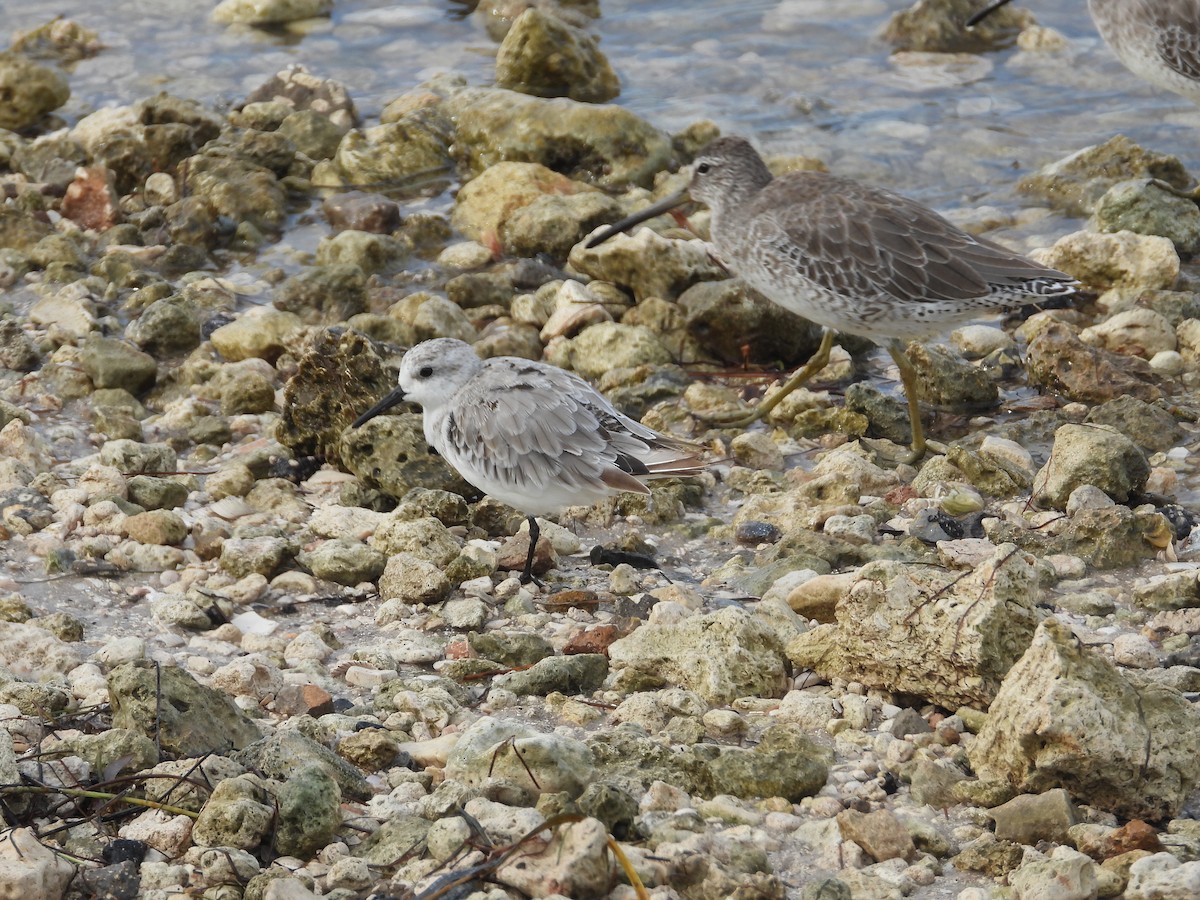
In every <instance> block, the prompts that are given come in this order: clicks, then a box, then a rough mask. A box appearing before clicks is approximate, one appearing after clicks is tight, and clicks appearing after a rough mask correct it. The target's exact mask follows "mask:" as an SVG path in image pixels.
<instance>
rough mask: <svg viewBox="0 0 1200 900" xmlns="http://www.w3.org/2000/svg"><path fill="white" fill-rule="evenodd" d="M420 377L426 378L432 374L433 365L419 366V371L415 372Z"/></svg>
mask: <svg viewBox="0 0 1200 900" xmlns="http://www.w3.org/2000/svg"><path fill="white" fill-rule="evenodd" d="M417 374H418V375H420V376H421V377H422V378H428V377H429V376H430V375H432V374H433V366H421V371H419V372H417Z"/></svg>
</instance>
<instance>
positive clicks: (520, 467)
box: [352, 338, 708, 584]
mask: <svg viewBox="0 0 1200 900" xmlns="http://www.w3.org/2000/svg"><path fill="white" fill-rule="evenodd" d="M398 381H399V384H398V385H397V387H396V388H395V390H393V391H392V392H391V393H389V394H388V395H387V396H386V397H384V398H383V399H382V400H380V401H379V402H378V403H376V404H375V405H374V406H372V407H371V408H370V409H368V410H367V411H366V412H365V413H363V414H362V415H361V416H359V417H358V418H357V419H355V420H354V423H353V426H352V427H354V428H357V427H359V426H360V425H362V424H363V423H364V422H366V421H367V420H368V419H373V418H374V417H375V416H377V415H379V414H380V413H382V412H385V411H386V410H388V409H391V408H392V407H393V406H396V405H397V404H399V403H403V402H405V401H412V402H414V403H419V404H421V408H422V410H423V423H424V428H425V440H427V441H428V442H429V443H430V445H431V446H432V447H433V448H434V449H435V450H437V452H438V453H440V454H441V455H442V458H443V459H445V460H446V462H448V463H449V464H450V465H451V466H453V467H454V468H455V469H457V470H458V472H459V474H460V475H462V477H463V478H465V479H466V480H467V481H468V482H470V483H471V484H473V485H474V486H475V487H477V488H479V489H480V490H481V491H483V492H484V493H486V494H489V495H491V496H492V497H495V498H496V499H497V500H501V501H503V502H504V503H507V504H509V505H510V506H512V507H514V508H516V509H518V510H520V511H521V512H523V513H524V514H525V516H526V518H527V519H528V520H529V555H528V556H527V557H526V559H525V568H524V570H523V571H522V573H521V581H522V582H524V583H526V584H528V583H529V582H530V581H536V579H535V578H534V577H533V559H534V553H535V551H536V549H537V540H538V534H539V531H540V529H539V528H538V524H537V519H536V518H535V516H539V515H548V514H550V513H557V512H561V511H562V510H563V509H565V508H566V507H568V506H586V505H589V504H592V503H595V502H596V501H598V500H601V499H603V498H604V497H607V496H609V495H610V494H614V493H617V492H620V491H630V492H633V493H638V494H649V493H650V488H648V487H647V486H646V484H645V482H646V481H647V480H649V479H652V478H668V477H671V476H674V475H696V474H699V473H700V472H702V471H703V470H704V469H706V468H707V467H708V463H707V462H706V461H705V460H704V459H703V458H702V457H701V454H700V452H699V451H700V448H699V447H698V446H697V445H695V444H693V443H691V442H690V441H685V440H682V439H680V438H675V437H671V436H670V435H666V434H661V433H659V432H657V431H655V430H654V429H653V428H649V427H647V426H645V425H642V424H641V423H640V422H635V421H634V420H633V419H631V418H629V417H628V416H624V415H622V414H621V413H619V412H617V410H616V409H615V408H614V407H613V405H612V404H611V403H609V402H608V400H606V399H605V398H604V396H603V395H602V394H600V393H599V392H598V391H597V390H596V389H595V388H593V387H592V386H591V385H590V384H588V383H587V382H586V381H584V380H583V379H582V378H580V377H579V376H578V375H575V374H573V373H571V372H567V371H565V370H563V369H559V368H556V367H555V366H551V365H548V364H547V363H541V362H532V361H530V360H528V359H517V358H515V357H511V356H499V357H494V358H492V359H488V360H482V359H480V358H479V357H478V356H476V355H475V351H474V350H472V349H471V346H470V345H469V344H466V343H464V342H463V341H459V340H454V339H453V338H437V339H435V340H432V341H424V342H422V343H420V344H417V345H416V346H415V347H413V348H412V349H411V350H409V351H408V352H407V353H405V354H404V358H403V359H402V360H401V361H400V376H399V379H398Z"/></svg>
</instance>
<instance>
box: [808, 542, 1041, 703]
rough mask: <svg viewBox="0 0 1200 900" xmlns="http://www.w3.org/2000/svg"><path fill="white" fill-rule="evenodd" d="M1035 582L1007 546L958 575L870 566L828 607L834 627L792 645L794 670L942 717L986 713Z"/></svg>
mask: <svg viewBox="0 0 1200 900" xmlns="http://www.w3.org/2000/svg"><path fill="white" fill-rule="evenodd" d="M1037 590H1038V577H1037V571H1036V569H1035V568H1034V566H1033V560H1032V558H1031V557H1029V556H1027V555H1025V554H1024V553H1022V552H1021V551H1019V550H1018V549H1017V548H1016V547H1014V546H1012V545H1010V544H1009V545H1002V546H1000V547H998V548H997V549H996V551H995V554H994V555H993V556H992V558H991V559H990V560H988V561H987V562H984V563H983V564H982V565H980V566H978V567H977V568H976V569H975V571H973V572H971V573H969V574H967V575H959V574H955V573H951V572H946V571H940V570H936V569H934V570H931V569H929V568H928V567H924V566H910V565H906V564H903V563H898V562H891V561H879V562H875V563H869V564H868V565H866V566H864V567H863V568H862V569H860V570H859V572H858V580H857V582H856V583H855V584H854V585H853V586H852V587H851V588H850V591H849V593H848V594H847V595H846V596H845V598H844V599H843V600H842V601H841V602H839V603H838V604H837V607H836V611H835V615H836V619H837V621H836V623H835V624H829V625H820V626H818V627H816V628H814V629H812V630H811V631H807V632H805V633H803V634H800V635H798V636H797V637H795V638H794V639H793V640H792V641H791V643H790V644H789V645H788V656H789V657H790V658H791V660H792V662H793V663H795V664H796V665H797V666H799V667H800V668H802V669H813V670H814V671H816V672H819V673H821V674H823V675H825V676H827V677H841V678H847V679H850V680H855V681H861V682H863V683H864V684H868V685H871V686H874V687H880V688H884V689H886V690H890V691H897V692H904V693H911V694H916V695H917V696H920V697H924V698H926V699H927V700H930V701H932V702H934V703H937V704H939V705H942V706H948V707H950V708H951V709H953V708H955V707H957V706H960V705H982V706H986V705H987V704H988V702H990V700H991V699H992V697H993V696H995V694H996V691H997V690H999V688H1000V682H1001V680H1002V679H1003V678H1004V676H1005V673H1006V672H1007V671H1008V669H1009V667H1010V666H1011V665H1012V664H1013V663H1014V662H1016V660H1017V659H1018V658H1019V657H1020V655H1021V654H1022V653H1023V652H1024V651H1025V649H1026V648H1027V647H1028V646H1029V641H1030V639H1031V638H1032V636H1033V631H1034V627H1035V625H1036V614H1035V608H1034V607H1035V604H1036V602H1037Z"/></svg>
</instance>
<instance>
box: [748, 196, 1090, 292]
mask: <svg viewBox="0 0 1200 900" xmlns="http://www.w3.org/2000/svg"><path fill="white" fill-rule="evenodd" d="M779 183H780V184H781V185H783V186H786V188H787V195H786V198H780V197H778V196H776V193H777V192H776V191H774V190H772V188H774V187H775V184H776V183H772V185H770V186H769V187H768V188H767V189H765V190H764V191H762V192H761V193H760V194H759V195H758V197H757V198H756V199H755V201H754V202H753V203H752V204H751V206H752V209H750V210H748V211H747V215H746V221H747V222H748V223H750V225H749V230H750V231H751V235H750V237H751V243H753V242H754V241H761V242H763V244H764V245H770V246H772V247H773V248H774V250H775V251H776V252H785V253H787V254H788V255H789V256H790V257H791V261H792V262H793V263H794V264H795V265H796V267H797V268H798V269H799V270H800V271H801V272H802V273H803V274H805V275H806V276H807V277H808V278H810V279H811V280H812V281H814V282H816V283H817V284H819V285H821V286H822V287H825V288H827V289H829V290H832V291H836V292H838V293H842V294H850V295H854V296H878V295H879V294H889V295H891V296H893V297H898V298H902V299H904V300H913V301H920V300H928V301H932V302H937V301H950V302H955V301H965V300H971V299H974V298H978V297H983V296H986V295H988V294H989V293H991V292H992V290H993V289H995V288H997V287H1010V286H1011V287H1013V288H1017V287H1019V286H1021V285H1023V284H1025V283H1026V282H1029V281H1031V280H1034V279H1038V278H1046V279H1054V280H1063V281H1070V278H1069V277H1068V276H1066V275H1064V274H1063V273H1061V272H1057V271H1055V270H1054V269H1048V268H1046V267H1044V266H1039V265H1037V264H1035V263H1033V262H1031V261H1030V260H1027V259H1025V258H1023V257H1021V256H1019V255H1017V254H1015V253H1013V252H1012V251H1011V250H1008V249H1006V248H1004V247H1001V246H1000V245H999V244H995V243H992V242H991V241H986V240H982V239H979V238H975V237H973V236H971V235H969V234H967V233H966V232H964V231H962V230H961V229H960V228H957V227H956V226H954V225H953V224H951V223H950V222H948V221H947V220H946V219H944V218H942V217H941V216H939V215H938V214H937V213H935V212H934V211H933V210H931V209H928V208H927V207H925V206H922V205H921V204H919V203H917V202H915V201H913V200H909V199H908V198H906V197H902V196H900V195H899V194H893V193H892V192H890V191H885V190H882V189H879V188H872V187H869V186H867V185H862V184H859V183H858V182H855V181H851V180H849V179H845V178H839V177H837V176H833V175H826V174H823V173H811V174H810V175H808V176H807V177H806V178H804V179H799V178H789V179H786V180H784V181H782V182H779Z"/></svg>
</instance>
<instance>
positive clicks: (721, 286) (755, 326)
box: [679, 279, 821, 366]
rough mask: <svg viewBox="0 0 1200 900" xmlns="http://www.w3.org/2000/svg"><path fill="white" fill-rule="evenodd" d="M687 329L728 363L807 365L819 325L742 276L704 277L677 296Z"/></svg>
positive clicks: (818, 337) (705, 348)
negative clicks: (749, 284)
mask: <svg viewBox="0 0 1200 900" xmlns="http://www.w3.org/2000/svg"><path fill="white" fill-rule="evenodd" d="M679 308H680V309H682V310H683V313H684V315H685V316H686V320H687V330H688V333H689V334H690V335H691V336H692V337H693V338H695V339H696V341H697V343H698V344H699V345H700V346H701V347H702V348H703V349H704V350H705V352H707V353H711V354H712V355H713V356H715V357H716V358H717V359H718V360H720V361H721V362H723V363H727V364H730V365H741V364H744V363H745V362H746V361H747V359H746V357H745V354H744V353H743V351H742V348H743V347H749V348H750V357H749V361H750V362H753V363H782V364H783V365H785V366H798V365H803V364H804V363H805V362H807V361H808V358H809V357H811V356H812V355H813V353H815V352H816V349H817V346H818V344H820V341H821V333H820V329H819V328H818V327H817V326H816V325H813V324H812V323H811V322H809V321H808V320H807V319H803V318H801V317H800V316H798V315H796V314H795V313H793V312H789V311H788V310H786V309H784V308H783V307H782V306H780V305H779V304H777V303H772V302H771V301H769V300H767V299H766V298H765V297H763V296H762V295H761V294H758V293H756V292H755V291H753V290H752V289H750V288H749V287H747V286H746V285H745V284H744V283H743V282H741V281H735V280H732V279H730V280H725V281H701V282H699V283H697V284H694V285H692V286H691V287H689V288H688V289H687V290H685V291H684V292H683V293H682V294H680V296H679Z"/></svg>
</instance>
